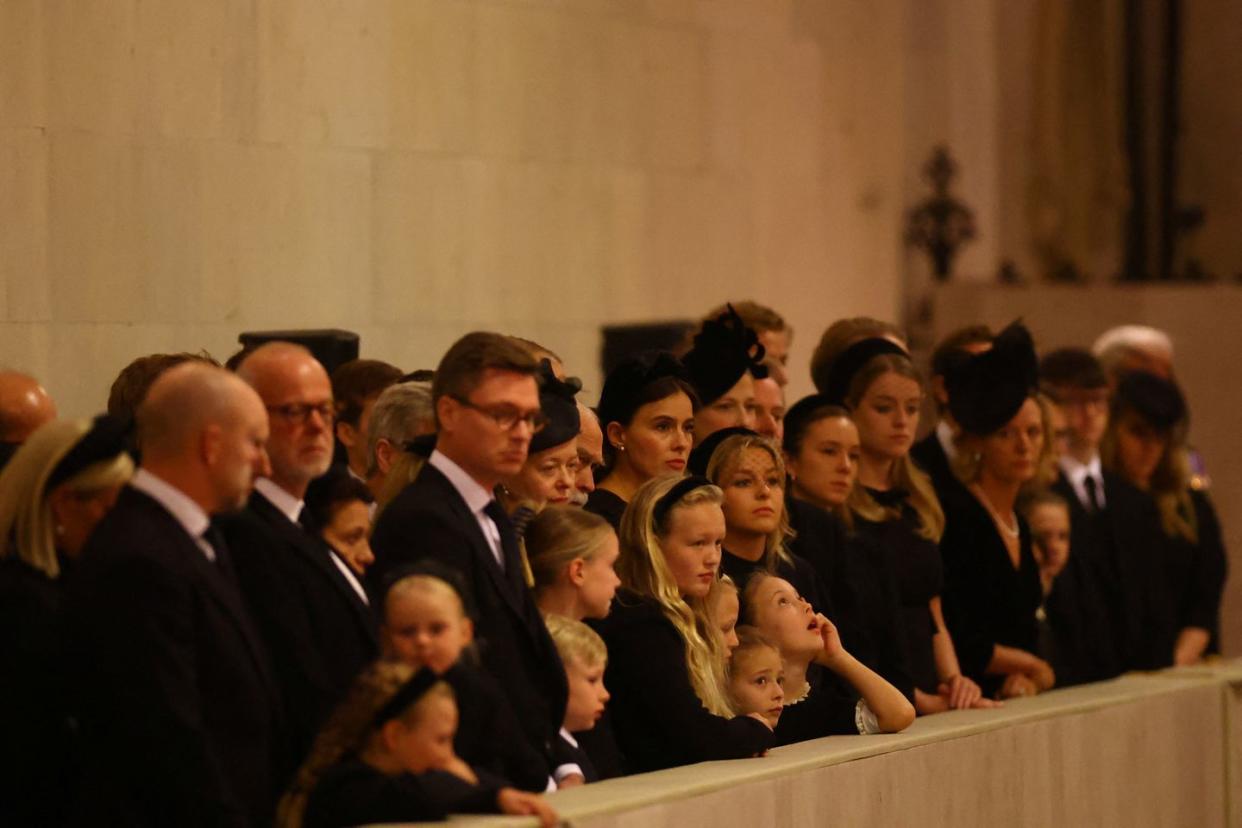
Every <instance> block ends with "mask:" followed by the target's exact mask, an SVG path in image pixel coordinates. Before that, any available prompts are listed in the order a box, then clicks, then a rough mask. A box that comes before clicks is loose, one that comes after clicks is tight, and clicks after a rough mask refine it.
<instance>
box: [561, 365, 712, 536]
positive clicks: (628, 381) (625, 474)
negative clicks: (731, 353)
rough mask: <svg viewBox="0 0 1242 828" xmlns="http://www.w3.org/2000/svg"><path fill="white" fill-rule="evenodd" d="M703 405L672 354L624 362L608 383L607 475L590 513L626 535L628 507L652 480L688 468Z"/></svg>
mask: <svg viewBox="0 0 1242 828" xmlns="http://www.w3.org/2000/svg"><path fill="white" fill-rule="evenodd" d="M698 405H699V400H698V397H697V396H696V395H695V393H694V389H693V388H692V387H691V386H690V382H689V377H688V375H687V374H686V369H685V367H684V366H683V365H682V364H681V362H680V361H679V360H678V359H677V358H676V357H674V356H673V355H672V354H666V353H658V354H653V355H640V356H635V357H630V358H628V359H625V360H622V361H621V362H620V363H618V364H617V366H616V367H615V368H613V369H612V371H610V372H609V374H608V378H607V379H606V380H604V390H603V391H602V392H601V393H600V397H599V406H598V409H597V410H598V412H599V424H600V427H601V428H602V429H603V430H604V472H603V476H602V477H600V478H599V484H598V485H597V486H596V487H595V491H593V492H591V494H590V495H589V496H588V497H587V502H586V507H585V508H586V510H587V511H588V512H594V513H595V514H597V515H600V516H601V517H603V518H604V519H605V520H607V521H608V522H609V523H610V524H612V528H613V529H616V530H618V531H620V529H621V515H622V514H623V513H624V512H625V504H627V503H629V502H630V499H631V498H633V497H634V493H635V492H637V491H638V488H639V486H642V485H643V484H644V483H646V482H647V481H648V480H651V479H652V478H655V477H659V476H661V475H665V474H669V473H680V472H682V471H684V470H685V468H686V458H687V457H688V456H689V454H690V446H691V444H692V443H693V440H694V412H695V411H696V410H697V409H698Z"/></svg>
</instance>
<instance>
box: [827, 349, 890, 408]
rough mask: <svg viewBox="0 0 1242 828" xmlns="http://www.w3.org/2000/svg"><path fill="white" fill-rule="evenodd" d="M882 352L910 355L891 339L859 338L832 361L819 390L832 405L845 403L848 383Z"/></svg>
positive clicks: (848, 391)
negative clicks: (826, 376)
mask: <svg viewBox="0 0 1242 828" xmlns="http://www.w3.org/2000/svg"><path fill="white" fill-rule="evenodd" d="M884 354H896V355H897V356H903V357H907V358H909V356H910V354H909V353H907V352H906V349H905V348H903V347H901V346H900V345H898V344H897V343H896V342H893V341H892V340H891V339H885V338H884V337H882V336H869V337H867V338H866V339H860V340H858V341H857V342H855V343H854V344H853V345H851V346H850V347H848V348H846V349H845V350H844V351H842V352H841V353H840V354H839V355H838V356H837V358H836V359H834V360H833V361H832V367H831V368H829V369H828V379H827V380H826V381H825V382H824V387H823V388H821V389H820V392H821V393H822V394H823V396H824V397H826V398H827V401H828V402H830V403H832V404H833V405H845V398H846V397H847V396H848V395H849V393H850V384H851V383H853V382H854V377H856V376H857V375H858V372H859V371H861V370H862V369H863V366H865V365H866V364H867V363H868V362H870V361H871V360H873V359H875V358H876V357H878V356H883V355H884Z"/></svg>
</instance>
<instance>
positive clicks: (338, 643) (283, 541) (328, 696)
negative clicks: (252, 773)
mask: <svg viewBox="0 0 1242 828" xmlns="http://www.w3.org/2000/svg"><path fill="white" fill-rule="evenodd" d="M218 523H219V525H220V528H221V529H222V531H223V532H224V536H225V538H226V539H227V541H228V544H229V548H230V549H231V550H232V552H233V565H234V568H235V569H236V570H237V580H238V584H239V586H240V587H241V591H242V596H243V597H244V598H245V601H246V605H247V607H248V608H249V609H250V612H251V614H252V616H253V617H254V619H255V622H256V625H257V626H258V630H259V634H260V635H261V636H262V637H263V640H264V642H265V643H266V644H267V647H268V650H269V651H270V652H271V654H272V664H273V666H274V667H275V670H276V678H277V682H278V684H279V686H280V690H281V696H282V698H283V700H284V704H285V709H286V711H287V713H288V718H289V737H290V745H289V748H290V751H291V753H290V755H289V756H288V757H287V761H286V763H285V764H286V767H285V772H286V773H287V774H290V773H292V772H293V771H294V770H296V768H297V766H298V765H299V764H300V763H301V761H302V759H304V758H305V756H306V754H307V752H309V750H310V746H311V744H312V742H313V741H314V738H315V734H316V733H317V732H318V731H319V728H320V726H321V725H322V724H323V722H324V721H325V720H326V719H327V717H328V715H329V714H330V713H331V712H332V709H333V708H334V707H335V706H336V705H337V703H338V702H340V700H341V699H342V698H343V697H344V695H345V691H346V690H348V689H349V685H350V684H351V683H352V682H353V680H354V678H355V677H357V675H358V673H359V672H361V671H362V669H363V668H364V667H365V666H366V665H367V664H368V663H370V662H371V661H372V660H373V659H374V658H375V657H376V655H377V654H378V645H377V641H376V631H375V620H374V616H373V615H372V613H371V609H370V607H368V606H367V605H366V604H364V603H363V602H362V599H361V598H359V597H358V594H357V593H356V592H354V590H353V588H352V587H351V586H350V585H349V582H348V581H346V580H345V577H344V576H343V575H342V574H341V572H340V570H339V569H338V568H337V566H336V564H334V563H333V562H332V554H333V553H332V550H331V549H330V548H329V547H328V545H327V544H326V543H324V542H323V541H322V540H320V539H319V538H317V537H313V536H312V535H310V534H309V533H307V532H306V531H305V530H304V529H303V528H302V527H301V526H299V525H298V524H296V523H293V522H291V521H290V520H289V518H288V517H286V516H285V515H284V513H282V512H281V511H280V510H279V509H277V508H276V506H275V505H274V504H273V503H272V502H271V501H270V500H268V499H267V498H266V497H264V496H263V495H261V494H259V493H258V492H254V493H253V494H251V495H250V502H249V503H248V504H247V506H246V508H245V509H243V510H241V511H240V512H236V513H234V514H231V515H227V516H224V517H222V518H221V519H220V520H219V521H218Z"/></svg>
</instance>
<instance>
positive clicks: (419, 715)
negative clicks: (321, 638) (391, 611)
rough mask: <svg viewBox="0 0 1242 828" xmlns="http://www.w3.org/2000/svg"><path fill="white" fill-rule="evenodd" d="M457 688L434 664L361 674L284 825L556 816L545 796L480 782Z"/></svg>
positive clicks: (311, 761) (311, 827) (284, 811)
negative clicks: (462, 742) (467, 752)
mask: <svg viewBox="0 0 1242 828" xmlns="http://www.w3.org/2000/svg"><path fill="white" fill-rule="evenodd" d="M456 727H457V706H456V704H455V703H454V700H453V691H452V689H451V688H450V687H449V685H448V684H447V683H446V682H444V681H441V680H440V678H439V677H438V676H437V675H436V674H435V673H434V672H433V671H431V670H426V669H424V670H418V671H415V670H413V669H412V668H411V667H409V666H408V665H405V664H399V663H393V662H377V663H375V664H373V665H372V666H371V667H369V668H368V669H367V670H366V671H364V672H363V673H362V675H360V676H359V677H358V679H357V680H356V681H355V682H354V685H353V687H352V688H351V689H350V692H349V694H348V696H347V697H346V699H345V701H344V702H342V703H341V705H340V707H338V708H337V710H336V711H335V712H334V713H333V714H332V717H331V718H330V719H329V720H328V723H327V724H326V725H325V726H324V729H323V730H322V731H321V732H320V734H319V736H318V738H317V739H316V740H315V745H314V748H313V749H312V750H311V754H310V757H309V758H307V760H306V762H305V763H304V764H303V765H302V767H301V768H300V769H299V770H298V773H297V777H296V779H295V781H294V784H293V786H292V788H291V789H290V790H289V792H288V793H287V794H285V797H284V798H283V799H282V800H281V802H280V806H279V808H278V811H277V818H276V822H277V825H279V826H282V828H300V827H301V826H306V828H336V827H337V826H347V825H359V824H364V823H372V822H413V821H421V820H438V819H444V818H445V817H446V816H447V815H448V814H450V813H506V814H521V815H530V816H536V817H538V818H539V820H540V822H541V823H542V824H543V825H545V826H550V825H553V824H555V822H556V814H555V812H554V811H553V810H552V807H551V806H550V805H548V804H547V802H546V801H544V800H543V798H542V797H539V796H536V795H533V794H529V793H525V792H523V791H518V790H515V789H514V788H511V787H507V786H505V785H503V784H501V783H498V782H497V781H496V780H494V779H491V778H489V777H487V776H484V777H483V778H482V779H480V778H479V776H478V775H477V774H476V773H475V772H474V771H473V770H472V769H471V768H470V767H469V766H468V765H466V763H465V762H463V761H462V760H461V759H459V758H458V757H457V756H456V755H455V754H454V752H453V734H454V731H455V730H456Z"/></svg>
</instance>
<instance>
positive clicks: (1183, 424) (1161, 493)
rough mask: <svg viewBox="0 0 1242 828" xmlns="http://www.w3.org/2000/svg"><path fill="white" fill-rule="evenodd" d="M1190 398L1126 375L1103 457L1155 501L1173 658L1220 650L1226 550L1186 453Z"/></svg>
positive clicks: (1159, 382) (1151, 378)
mask: <svg viewBox="0 0 1242 828" xmlns="http://www.w3.org/2000/svg"><path fill="white" fill-rule="evenodd" d="M1187 422H1188V417H1187V411H1186V402H1185V399H1184V398H1183V397H1182V393H1181V391H1180V390H1179V389H1178V387H1177V385H1176V384H1174V383H1173V382H1172V381H1170V380H1166V379H1162V378H1160V377H1158V376H1155V375H1154V374H1148V373H1144V372H1141V371H1135V372H1132V373H1129V374H1125V375H1124V376H1123V377H1122V379H1121V380H1120V382H1119V383H1118V384H1117V390H1116V393H1115V394H1114V396H1113V402H1112V412H1111V414H1110V416H1109V424H1108V431H1106V432H1105V434H1104V440H1103V442H1102V443H1101V445H1100V459H1101V461H1102V462H1103V464H1104V467H1105V468H1108V469H1110V470H1112V471H1114V472H1116V473H1118V474H1120V475H1121V476H1122V477H1124V478H1125V479H1126V480H1127V481H1128V482H1130V483H1132V484H1133V485H1134V486H1136V487H1137V488H1139V489H1141V490H1143V491H1145V492H1147V493H1148V494H1150V495H1151V496H1152V498H1153V499H1154V500H1155V501H1156V507H1157V509H1158V510H1159V512H1160V524H1161V528H1163V529H1164V535H1165V538H1166V543H1165V544H1164V551H1165V561H1164V567H1163V569H1162V570H1161V574H1162V577H1161V578H1160V579H1159V583H1158V585H1157V586H1158V588H1160V591H1161V592H1163V598H1164V601H1163V604H1164V606H1165V608H1166V609H1165V617H1166V621H1165V624H1164V629H1163V630H1162V631H1161V632H1160V633H1159V635H1160V637H1161V638H1162V639H1163V640H1162V642H1161V645H1162V646H1163V647H1164V650H1163V652H1165V653H1166V654H1169V653H1171V658H1172V661H1173V663H1174V664H1178V665H1181V664H1193V663H1195V662H1196V661H1199V660H1200V659H1201V658H1202V657H1203V656H1204V655H1206V654H1209V653H1216V652H1219V646H1220V645H1219V641H1218V638H1219V630H1220V599H1221V592H1222V590H1223V589H1224V585H1225V575H1226V569H1227V564H1226V556H1225V546H1224V542H1223V540H1222V538H1221V529H1220V521H1219V520H1218V519H1217V517H1216V509H1215V508H1213V506H1212V501H1211V499H1210V498H1208V495H1207V492H1206V491H1203V490H1201V489H1195V488H1192V487H1191V485H1190V479H1191V476H1190V467H1189V463H1188V458H1187V454H1186V430H1187Z"/></svg>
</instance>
